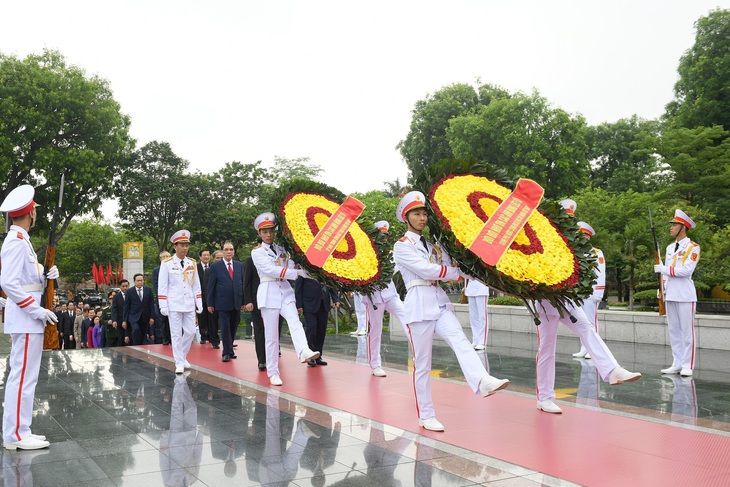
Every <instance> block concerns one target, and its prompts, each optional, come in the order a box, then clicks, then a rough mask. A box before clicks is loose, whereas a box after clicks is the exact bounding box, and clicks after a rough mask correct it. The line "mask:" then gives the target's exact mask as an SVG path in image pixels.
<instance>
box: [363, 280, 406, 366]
mask: <svg viewBox="0 0 730 487" xmlns="http://www.w3.org/2000/svg"><path fill="white" fill-rule="evenodd" d="M371 298H372V299H371ZM362 303H363V305H365V313H366V316H367V318H366V321H367V323H369V324H370V330H369V334H368V362H369V363H370V368H372V369H376V368H378V367H380V365H381V359H380V344H381V342H382V338H383V315H384V314H385V312H386V311H387V312H388V313H390V314H391V315H394V316H395V317H396V318H398V321H400V323H401V325H402V326H403V327H404V328H405V324H406V323H407V321H406V316H405V309H404V308H403V303H402V302H401V300H400V297H399V296H398V291H396V289H395V284H393V281H391V282H389V283H388V286H387V287H385V288H383V289H381V290H380V291H375V292H374V293H373V294H372V295H370V296H368V295H363V297H362Z"/></svg>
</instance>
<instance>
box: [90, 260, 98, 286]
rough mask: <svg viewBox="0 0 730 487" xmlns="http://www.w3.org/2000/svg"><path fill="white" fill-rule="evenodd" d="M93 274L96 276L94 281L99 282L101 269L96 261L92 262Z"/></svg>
mask: <svg viewBox="0 0 730 487" xmlns="http://www.w3.org/2000/svg"><path fill="white" fill-rule="evenodd" d="M91 275H92V276H93V277H94V282H95V283H97V284H99V271H98V269H97V268H96V262H94V263H93V264H91Z"/></svg>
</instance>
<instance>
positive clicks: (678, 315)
mask: <svg viewBox="0 0 730 487" xmlns="http://www.w3.org/2000/svg"><path fill="white" fill-rule="evenodd" d="M665 304H666V305H667V324H668V325H669V343H670V344H671V345H672V367H681V368H683V369H694V368H695V352H696V350H695V303H691V302H690V303H680V302H679V301H667V302H666V303H665Z"/></svg>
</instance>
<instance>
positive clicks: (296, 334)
mask: <svg viewBox="0 0 730 487" xmlns="http://www.w3.org/2000/svg"><path fill="white" fill-rule="evenodd" d="M279 315H281V316H282V317H283V318H284V319H285V320H286V324H287V325H288V326H289V333H290V334H291V339H292V343H294V350H295V351H296V353H297V358H301V356H302V352H303V351H304V350H306V349H308V348H309V345H308V344H307V335H305V333H304V325H302V322H301V321H299V313H297V308H296V305H295V304H294V302H293V301H292V302H290V303H287V304H282V305H281V309H279V308H261V319H262V320H263V322H264V336H265V337H266V373H267V375H268V376H269V377H271V376H273V375H276V374H279Z"/></svg>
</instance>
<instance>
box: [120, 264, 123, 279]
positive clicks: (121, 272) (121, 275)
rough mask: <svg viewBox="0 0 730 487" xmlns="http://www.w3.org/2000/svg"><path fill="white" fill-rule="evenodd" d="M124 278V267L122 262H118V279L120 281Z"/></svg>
mask: <svg viewBox="0 0 730 487" xmlns="http://www.w3.org/2000/svg"><path fill="white" fill-rule="evenodd" d="M123 279H124V268H123V267H122V264H119V281H120V282H121V281H122V280H123Z"/></svg>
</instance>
